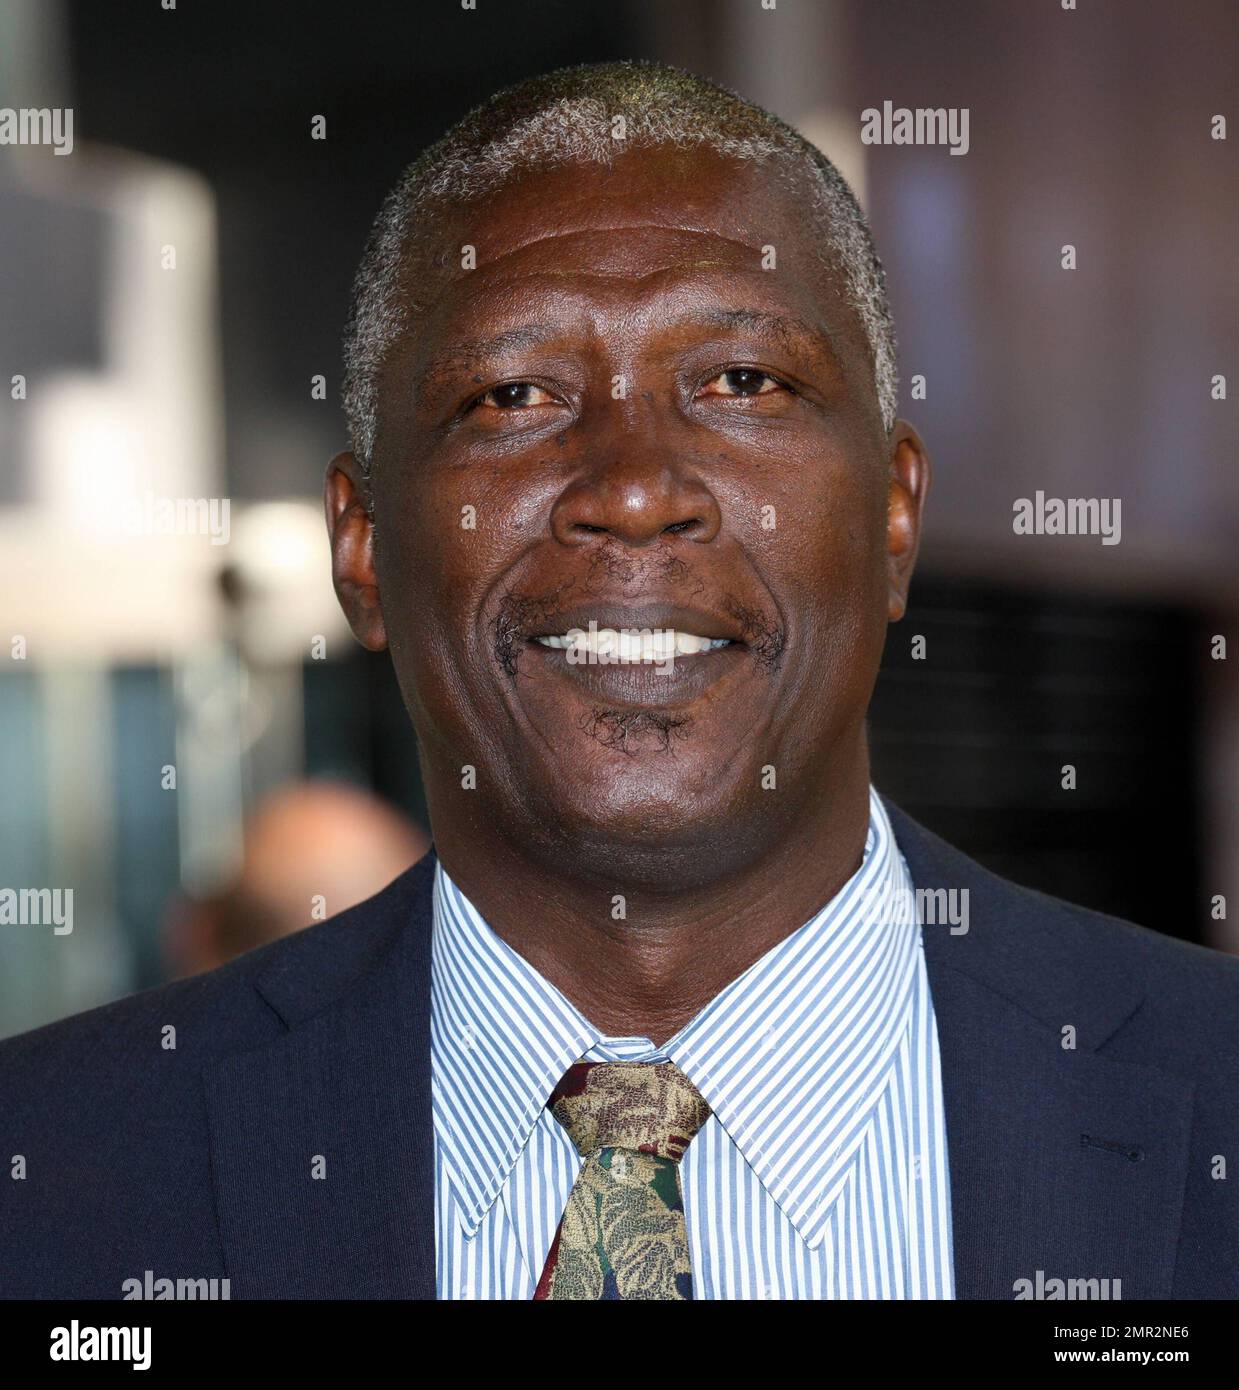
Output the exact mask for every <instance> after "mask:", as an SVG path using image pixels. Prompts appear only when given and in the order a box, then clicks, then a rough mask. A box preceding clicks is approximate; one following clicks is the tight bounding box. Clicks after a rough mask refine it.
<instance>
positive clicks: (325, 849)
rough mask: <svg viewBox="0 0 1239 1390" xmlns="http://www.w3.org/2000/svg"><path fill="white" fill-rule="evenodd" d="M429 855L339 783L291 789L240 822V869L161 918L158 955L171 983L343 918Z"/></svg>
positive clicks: (364, 795) (390, 818)
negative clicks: (164, 921) (162, 949)
mask: <svg viewBox="0 0 1239 1390" xmlns="http://www.w3.org/2000/svg"><path fill="white" fill-rule="evenodd" d="M429 848H430V836H429V835H427V834H426V832H425V831H424V830H423V829H422V828H421V826H419V825H418V824H417V823H416V822H415V821H412V820H410V819H409V818H408V817H407V816H405V815H404V814H403V813H402V812H400V811H397V810H396V809H395V808H394V807H392V806H390V805H389V804H388V803H386V802H384V801H381V800H379V798H378V797H376V796H373V795H372V794H371V793H369V792H367V791H363V790H361V789H360V788H358V787H353V786H349V785H348V784H346V783H342V782H295V783H292V784H291V785H289V786H285V787H281V788H280V789H279V790H278V791H276V792H273V793H272V794H271V795H269V796H268V797H267V798H266V799H265V800H264V801H262V802H261V803H260V804H259V805H258V807H257V809H256V810H255V811H254V813H253V814H252V815H251V816H250V817H249V819H248V820H247V821H246V825H245V832H244V839H243V862H242V865H241V868H240V869H239V870H238V872H237V874H236V875H235V877H234V878H233V880H232V881H231V882H230V883H229V884H227V885H226V886H225V887H224V888H222V889H221V890H220V891H219V892H218V893H215V894H212V895H211V896H209V897H205V898H202V899H200V900H198V901H192V900H185V899H181V900H178V901H177V902H176V903H174V904H173V905H172V906H171V908H170V909H169V914H168V924H167V928H166V931H165V937H164V946H165V956H166V959H167V962H168V967H169V972H170V974H171V975H172V976H173V977H174V978H179V977H181V976H184V975H196V974H199V973H201V972H202V971H206V970H214V969H215V967H216V966H218V965H223V964H224V963H225V962H226V961H230V960H232V959H233V958H234V957H235V956H239V955H243V954H244V953H245V952H246V951H252V950H255V949H256V948H257V947H259V946H265V945H267V944H268V942H271V941H276V940H278V939H279V938H280V937H282V936H288V935H289V934H290V933H292V932H295V931H299V930H300V929H301V928H302V927H306V926H309V925H310V924H311V923H312V922H315V921H322V920H323V919H324V918H325V917H328V916H333V915H335V914H336V913H339V912H343V911H344V910H345V909H346V908H350V907H353V906H355V905H356V904H357V903H359V902H362V901H363V900H364V899H366V898H368V897H370V896H371V895H372V894H374V893H377V892H378V891H379V890H380V889H381V888H384V887H386V885H387V884H388V883H390V882H391V881H392V879H394V878H396V877H397V876H398V875H399V874H401V873H403V872H404V870H405V869H407V868H409V867H410V866H411V865H412V864H415V863H416V862H417V860H419V859H420V858H421V857H422V856H423V855H424V854H425V853H426V851H427V850H428V849H429Z"/></svg>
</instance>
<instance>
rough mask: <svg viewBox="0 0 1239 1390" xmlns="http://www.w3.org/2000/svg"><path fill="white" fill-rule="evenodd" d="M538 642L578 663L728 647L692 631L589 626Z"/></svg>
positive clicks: (723, 641) (725, 640)
mask: <svg viewBox="0 0 1239 1390" xmlns="http://www.w3.org/2000/svg"><path fill="white" fill-rule="evenodd" d="M537 640H538V641H539V642H541V643H542V645H543V646H544V647H556V648H560V649H562V650H566V651H568V652H570V653H571V656H572V657H573V658H575V659H576V660H578V661H580V660H589V659H590V658H591V657H592V658H595V659H602V660H604V661H613V662H624V661H668V660H671V659H672V658H674V657H677V656H697V655H699V654H700V653H702V652H709V651H715V650H717V649H718V648H719V647H728V646H730V645H731V642H730V640H729V639H728V638H726V637H714V638H711V637H699V636H698V635H697V634H696V633H695V632H676V631H675V629H674V628H662V629H660V630H658V631H656V632H651V631H650V630H649V629H648V628H641V629H636V628H622V629H621V628H613V627H602V628H595V627H593V626H592V625H591V627H590V630H589V631H588V632H586V631H585V630H584V629H583V628H579V627H574V628H573V629H572V630H571V631H570V632H566V633H564V635H563V636H562V637H559V636H555V637H539V638H538V639H537Z"/></svg>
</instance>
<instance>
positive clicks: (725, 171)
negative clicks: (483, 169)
mask: <svg viewBox="0 0 1239 1390" xmlns="http://www.w3.org/2000/svg"><path fill="white" fill-rule="evenodd" d="M812 195H813V190H812V188H811V186H810V184H809V180H808V179H807V178H806V177H805V176H804V175H803V174H801V175H797V174H796V173H794V172H792V173H786V172H784V171H783V170H782V169H780V168H778V167H775V166H772V165H771V164H770V162H769V161H767V162H764V163H759V162H756V161H747V160H743V159H738V158H733V157H728V156H723V155H720V154H718V153H717V152H715V151H713V150H709V149H705V148H702V147H697V148H691V149H687V150H682V149H674V148H668V147H655V148H652V149H645V150H633V151H629V152H625V153H623V154H621V155H620V156H618V157H617V158H616V160H615V161H614V162H613V163H612V164H611V165H610V166H606V165H602V164H594V163H591V164H558V165H555V166H552V167H549V168H534V169H522V170H520V171H518V172H515V173H514V174H513V176H512V177H511V178H510V179H508V180H506V181H505V182H503V183H502V184H501V185H499V186H498V187H497V188H496V189H494V190H492V191H491V192H490V193H489V194H488V195H487V196H485V197H481V198H475V199H473V200H471V201H468V202H465V203H458V204H455V205H451V206H449V207H447V208H445V209H443V210H441V212H440V214H439V215H438V216H435V217H430V218H428V219H427V220H426V221H425V222H424V223H422V230H421V232H420V234H419V233H418V232H417V231H415V233H414V235H413V237H412V238H411V242H412V244H411V246H410V252H411V254H410V255H409V257H408V258H407V260H406V265H405V268H404V277H403V278H404V292H405V294H406V296H407V300H406V302H408V303H410V305H411V306H414V305H415V306H416V314H417V318H418V321H419V330H418V337H419V339H420V340H421V342H422V343H423V344H424V345H425V347H426V348H427V350H431V349H432V348H433V346H434V343H435V341H436V339H438V338H439V337H440V336H445V335H446V336H453V337H459V336H460V335H462V334H463V335H465V336H468V334H469V332H470V331H471V330H472V328H473V327H475V326H479V327H480V321H481V320H482V319H483V318H488V317H494V316H495V315H496V314H502V315H503V316H505V317H506V318H507V319H509V320H511V319H514V318H519V316H520V314H521V312H522V306H523V305H524V304H525V303H529V304H530V306H532V305H533V304H534V303H538V304H539V305H545V303H546V302H547V299H548V297H549V298H555V297H556V292H557V291H558V292H559V293H558V297H559V298H560V299H571V300H572V301H573V305H574V307H575V308H576V309H577V310H578V311H581V312H584V311H586V310H587V309H588V307H589V306H590V305H591V304H592V305H594V306H596V309H597V311H598V312H599V313H602V312H603V311H604V310H605V313H606V315H608V316H611V317H622V318H625V319H626V320H627V321H628V322H629V323H630V324H633V323H635V322H636V320H638V319H639V318H640V316H641V315H645V314H654V315H656V314H658V313H660V312H663V311H665V309H666V308H667V307H669V306H668V304H667V303H666V300H667V298H668V297H669V296H675V295H680V296H688V297H692V295H693V294H695V293H697V294H701V295H705V296H706V297H714V298H716V299H723V300H725V299H726V298H727V297H728V295H729V294H730V293H734V294H735V295H736V297H737V299H738V302H743V303H746V304H747V303H750V302H753V301H754V300H755V298H756V301H758V302H762V303H766V304H768V305H769V306H770V307H771V308H772V309H773V308H777V307H780V306H781V307H783V308H784V309H786V310H787V311H789V312H795V313H796V314H797V315H798V316H800V317H810V318H816V319H818V320H819V321H821V322H822V325H823V327H824V328H826V329H828V330H829V331H830V332H831V333H832V335H837V336H838V337H839V338H840V339H841V340H846V341H850V342H852V343H853V345H855V346H857V347H859V348H860V349H861V350H862V351H863V349H864V343H863V335H860V336H858V327H859V326H858V325H857V324H855V323H854V322H852V319H853V315H851V314H850V313H849V312H848V311H847V308H846V298H847V297H846V296H845V295H842V294H840V293H839V287H838V286H839V269H838V267H837V266H835V265H834V264H833V262H832V261H831V259H830V256H829V252H828V245H827V239H826V229H825V228H823V227H822V226H821V225H820V224H819V222H818V219H817V218H816V217H815V216H814V214H813V211H812Z"/></svg>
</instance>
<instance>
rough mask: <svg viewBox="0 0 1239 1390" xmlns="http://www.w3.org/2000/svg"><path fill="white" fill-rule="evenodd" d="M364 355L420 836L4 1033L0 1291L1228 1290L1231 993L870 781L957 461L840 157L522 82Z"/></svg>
mask: <svg viewBox="0 0 1239 1390" xmlns="http://www.w3.org/2000/svg"><path fill="white" fill-rule="evenodd" d="M347 365H348V385H347V393H346V395H347V399H346V405H347V408H348V411H349V417H350V425H351V432H352V441H353V449H352V450H351V451H350V452H348V453H344V454H341V455H340V456H338V457H337V458H336V459H334V460H333V461H332V464H331V466H330V468H329V471H328V477H327V486H326V504H327V517H328V524H329V528H330V531H331V536H332V545H333V551H334V575H335V583H336V588H337V592H338V594H339V596H340V600H341V602H342V604H343V606H344V608H345V610H346V612H347V614H348V617H349V619H350V621H351V623H352V626H353V629H354V631H355V633H356V634H357V636H358V638H359V639H360V640H361V641H362V643H363V644H364V645H365V646H367V647H369V648H370V649H372V650H375V651H380V650H384V649H386V650H388V651H390V653H391V658H392V660H393V662H394V664H395V669H396V672H397V674H398V677H399V680H400V683H401V687H402V690H403V692H404V697H405V700H406V703H407V706H408V709H409V713H410V717H411V719H412V722H413V725H414V728H415V730H416V734H417V739H418V746H419V750H420V752H421V756H422V767H423V770H424V775H425V781H426V790H427V797H428V804H429V808H430V818H431V824H432V832H433V837H434V845H435V849H434V852H432V853H431V854H430V855H428V856H426V857H425V858H424V859H423V860H421V861H420V862H419V863H418V864H417V865H416V866H415V867H414V868H413V869H412V870H411V871H410V872H409V873H407V874H405V875H403V876H402V877H400V878H398V879H397V880H396V881H395V882H394V883H393V884H392V885H391V886H390V887H389V888H388V889H386V890H385V891H384V892H382V893H380V894H379V895H378V896H377V897H375V898H373V899H371V900H370V901H369V902H368V903H365V904H362V905H361V906H360V907H358V908H356V909H354V910H352V911H350V912H347V913H345V914H343V915H342V916H341V917H340V918H338V919H336V920H334V921H332V922H328V923H325V924H323V925H321V926H318V927H315V928H311V929H309V930H308V931H305V932H303V933H299V934H298V935H297V936H296V937H294V938H292V939H290V940H289V941H286V942H281V943H279V944H277V945H275V946H272V947H268V948H265V949H264V950H261V951H258V952H255V953H253V954H252V955H249V956H247V957H244V958H243V959H241V960H240V961H238V962H234V963H233V964H231V965H229V966H227V967H225V968H223V969H222V970H219V971H216V972H214V973H213V974H211V975H208V976H206V977H203V978H199V979H196V980H192V981H189V982H187V983H184V984H178V985H175V986H172V987H169V988H166V989H162V990H157V991H153V992H151V993H148V994H144V995H139V996H137V997H136V998H134V999H130V1000H127V1001H124V1002H123V1003H121V1004H119V1005H114V1006H112V1007H109V1008H106V1009H103V1010H99V1011H96V1012H94V1013H92V1014H88V1015H86V1016H84V1017H83V1018H80V1019H76V1020H70V1021H69V1022H67V1023H63V1024H58V1025H55V1026H53V1027H51V1028H48V1029H43V1030H41V1031H40V1032H38V1033H35V1034H31V1035H27V1036H26V1037H23V1038H18V1039H16V1040H13V1041H11V1042H9V1043H8V1044H6V1045H5V1046H4V1047H3V1048H2V1049H0V1115H3V1120H2V1121H0V1124H2V1125H3V1130H2V1133H3V1141H4V1145H5V1147H4V1153H5V1155H6V1157H7V1156H9V1155H14V1154H21V1155H22V1156H23V1164H24V1176H23V1177H22V1179H21V1180H20V1181H12V1182H7V1183H5V1185H4V1197H3V1215H2V1216H0V1239H2V1240H3V1248H4V1249H5V1250H6V1252H8V1254H7V1257H6V1260H5V1263H4V1270H3V1276H2V1277H3V1279H4V1285H5V1288H4V1291H5V1292H6V1293H8V1294H15V1295H39V1296H45V1295H67V1294H74V1295H86V1296H98V1297H116V1296H118V1294H119V1291H120V1287H121V1282H122V1280H123V1279H124V1278H126V1277H129V1276H132V1275H134V1274H135V1273H136V1274H137V1275H139V1276H140V1275H141V1273H142V1271H143V1270H146V1269H153V1270H154V1272H155V1274H156V1276H157V1277H158V1276H160V1275H161V1274H163V1273H167V1274H174V1275H179V1276H187V1275H195V1276H198V1277H210V1276H221V1275H225V1274H226V1275H227V1276H228V1277H229V1278H230V1279H231V1286H232V1292H233V1296H234V1297H298V1296H319V1297H346V1296H347V1297H366V1296H371V1297H419V1298H432V1297H436V1296H438V1297H442V1298H514V1299H528V1298H546V1299H599V1298H624V1299H667V1300H682V1299H686V1298H690V1297H694V1298H752V1299H757V1298H827V1297H843V1298H849V1297H850V1298H855V1297H875V1298H887V1297H907V1298H950V1297H957V1298H1001V1299H1010V1298H1016V1297H1022V1296H1026V1294H1027V1293H1028V1292H1029V1291H1030V1290H1037V1289H1044V1288H1046V1287H1047V1281H1050V1280H1063V1281H1068V1280H1072V1281H1077V1282H1078V1283H1082V1284H1084V1285H1085V1286H1086V1287H1089V1286H1091V1287H1092V1288H1094V1289H1097V1290H1100V1288H1101V1281H1109V1282H1108V1284H1107V1285H1106V1287H1107V1289H1108V1290H1110V1291H1111V1292H1110V1296H1117V1297H1122V1298H1128V1299H1130V1298H1194V1297H1210V1298H1224V1297H1234V1296H1235V1295H1236V1294H1239V1268H1237V1266H1236V1256H1235V1239H1234V1232H1235V1219H1236V1201H1235V1197H1234V1195H1233V1193H1234V1184H1233V1182H1232V1181H1231V1180H1230V1179H1229V1177H1228V1176H1227V1172H1226V1169H1227V1165H1228V1164H1230V1163H1232V1162H1233V1161H1234V1157H1235V1154H1236V1152H1237V1151H1239V1145H1237V1143H1236V1140H1237V1135H1236V1121H1235V1107H1234V1095H1235V1086H1236V1080H1237V1077H1236V1072H1237V1070H1239V1068H1237V1066H1236V1061H1237V1052H1239V1049H1237V1046H1236V1043H1237V1040H1239V1028H1237V1026H1236V1018H1235V1006H1236V1003H1237V1002H1239V966H1237V965H1236V963H1235V962H1234V961H1232V960H1229V959H1226V958H1223V957H1222V956H1220V955H1216V954H1214V953H1211V952H1208V951H1205V950H1201V949H1197V948H1192V947H1189V946H1185V945H1182V944H1179V943H1177V942H1175V941H1173V940H1171V939H1169V938H1167V937H1164V936H1160V935H1156V934H1154V933H1153V932H1151V931H1147V930H1144V929H1142V928H1137V927H1133V926H1131V925H1128V924H1126V923H1121V922H1117V921H1114V920H1112V919H1108V918H1105V917H1101V916H1098V915H1097V914H1094V913H1090V912H1085V911H1083V910H1081V909H1078V908H1074V907H1071V906H1069V905H1067V904H1065V903H1061V902H1057V901H1055V900H1052V899H1049V898H1046V897H1043V896H1041V895H1040V894H1037V893H1033V892H1030V891H1028V890H1025V889H1022V888H1018V887H1015V886H1014V885H1012V884H1009V883H1006V882H1004V881H1002V880H1001V879H998V878H996V877H994V876H993V875H991V874H989V873H987V872H986V871H985V870H983V869H982V868H980V867H979V866H978V865H976V864H974V863H972V862H970V861H969V860H967V859H966V858H964V857H963V856H962V855H960V854H959V853H957V852H956V851H954V850H952V849H951V848H950V847H949V846H947V845H946V844H944V843H943V842H942V841H940V840H938V839H937V838H935V837H934V836H933V835H931V834H930V833H928V832H927V831H926V830H924V829H922V828H921V827H919V826H918V825H916V824H915V823H914V822H913V821H911V820H910V819H909V818H908V817H906V816H905V815H903V814H901V813H900V812H899V811H898V810H897V809H896V808H895V807H893V806H891V805H888V804H886V803H885V802H884V801H883V800H882V799H881V798H880V797H879V796H878V795H877V794H876V792H874V791H873V790H872V789H871V787H870V784H869V771H868V758H867V753H866V744H865V712H866V707H867V705H868V701H869V696H870V692H871V689H872V686H873V683H874V679H875V676H876V672H877V669H878V663H879V659H880V655H881V652H882V648H883V642H884V639H885V635H886V627H887V623H888V622H890V621H893V620H897V619H898V618H899V617H900V616H901V615H902V613H903V611H904V605H905V602H906V596H907V592H908V585H909V580H910V576H911V572H912V566H913V561H914V558H915V555H916V549H917V541H918V536H919V532H920V525H921V513H922V507H923V504H924V501H925V496H926V491H927V488H928V483H929V461H928V458H927V456H926V453H925V449H924V446H923V445H922V443H921V441H920V439H919V438H918V436H917V434H916V432H915V431H914V430H913V429H912V428H911V427H910V426H909V425H907V424H905V423H903V422H902V421H900V420H898V419H896V418H895V368H894V349H893V334H892V330H891V325H890V319H889V315H888V313H887V308H886V303H885V297H884V289H883V277H882V272H881V267H880V265H879V262H878V260H877V257H876V255H875V254H874V251H873V248H872V245H871V242H870V239H869V234H868V230H867V228H866V225H865V223H864V219H863V217H862V215H861V213H860V211H859V209H858V208H857V206H856V204H855V202H854V200H853V198H852V197H851V195H850V193H849V192H848V190H847V188H846V186H845V185H844V184H843V182H842V180H841V179H840V178H839V176H838V175H837V173H836V172H835V171H834V169H833V167H832V166H831V165H829V164H828V163H827V161H826V160H825V159H824V158H822V157H821V156H820V155H819V154H817V153H816V152H815V151H814V150H813V149H812V148H811V147H810V146H808V145H807V144H805V142H803V141H802V140H801V139H800V138H799V137H798V136H797V135H796V134H795V133H794V132H792V131H791V130H789V129H788V128H787V127H786V126H784V125H783V124H782V123H781V122H779V121H778V120H776V119H775V118H773V117H772V116H770V115H768V114H767V113H765V112H763V111H761V110H759V109H758V108H755V107H752V106H750V105H748V104H747V103H745V102H742V101H741V100H739V99H738V98H736V97H734V96H732V95H730V94H728V93H725V92H723V91H721V90H719V89H717V88H715V87H713V86H711V85H710V84H708V83H705V82H702V81H700V80H698V79H696V78H692V77H689V76H687V75H685V74H682V73H678V72H676V71H674V70H671V69H667V68H662V67H657V66H653V65H626V64H609V65H601V66H596V67H586V68H580V69H571V70H567V71H564V72H561V73H556V74H551V75H550V76H547V77H544V78H539V79H536V80H533V81H531V82H528V83H525V84H522V85H521V86H519V87H517V88H515V89H512V90H509V91H507V92H505V93H501V94H500V95H499V96H497V97H496V98H493V99H492V100H491V101H490V102H488V103H487V104H485V105H484V106H483V107H481V108H479V109H478V110H477V111H475V112H473V113H471V114H470V116H468V117H466V118H465V120H464V121H463V122H462V123H461V124H460V125H458V126H457V127H455V128H454V129H453V130H452V131H450V132H449V133H448V135H447V136H446V137H445V138H444V140H443V141H441V142H440V143H439V144H438V145H437V146H435V147H432V148H431V149H430V150H429V151H427V152H426V154H424V155H423V156H422V158H421V160H420V161H419V162H418V163H417V164H415V165H414V166H413V167H412V168H411V169H410V171H408V172H407V174H406V176H405V177H404V179H403V180H402V181H401V183H400V185H399V186H398V187H397V189H396V190H395V191H394V192H393V194H392V196H391V197H390V198H389V199H388V201H387V203H386V204H385V205H384V208H383V210H382V211H381V213H380V215H379V218H378V221H377V222H376V225H375V229H374V232H373V234H372V237H371V240H370V243H369V245H368V248H367V251H366V254H365V257H364V260H363V263H362V267H361V270H360V272H359V275H358V282H357V288H356V294H355V301H354V311H353V315H352V318H351V321H350V325H349V330H348V340H347ZM615 658H619V659H615ZM1152 868H1153V870H1154V871H1157V868H1158V866H1152ZM943 892H945V893H950V894H957V895H959V896H958V898H956V899H953V900H954V901H958V902H964V903H966V904H967V913H966V923H965V921H964V919H963V916H962V915H961V914H955V916H956V919H957V924H956V925H955V926H954V927H953V928H952V927H951V926H946V925H943V926H934V925H929V924H926V925H924V926H923V927H922V925H921V922H920V920H919V917H920V915H922V914H918V911H917V903H918V898H917V894H921V895H924V894H934V893H943ZM965 926H966V929H964V927H965ZM169 1030H172V1034H171V1035H172V1036H173V1037H174V1046H171V1047H170V1046H168V1044H167V1042H166V1038H167V1037H168V1036H169Z"/></svg>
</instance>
